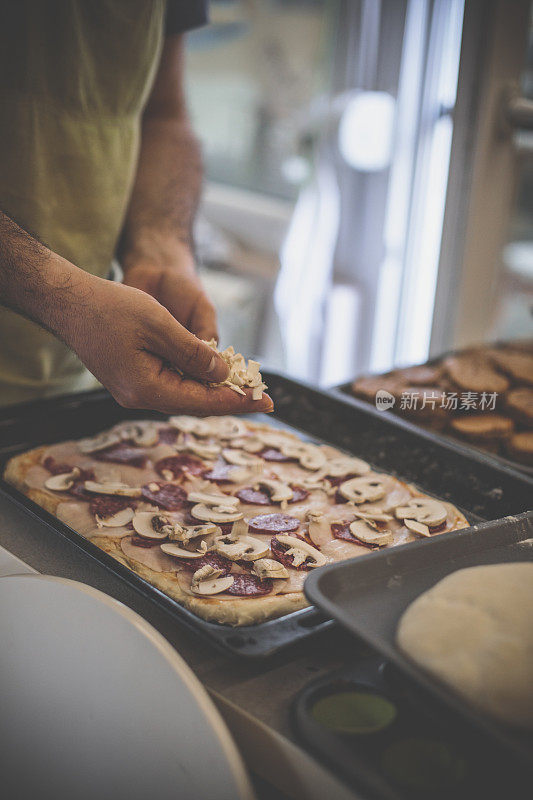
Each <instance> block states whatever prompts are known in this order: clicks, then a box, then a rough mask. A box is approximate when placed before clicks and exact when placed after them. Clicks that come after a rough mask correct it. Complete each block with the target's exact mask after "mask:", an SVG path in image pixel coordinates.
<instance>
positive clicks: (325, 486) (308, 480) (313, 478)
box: [298, 471, 337, 492]
mask: <svg viewBox="0 0 533 800" xmlns="http://www.w3.org/2000/svg"><path fill="white" fill-rule="evenodd" d="M321 475H322V471H321V472H320V473H317V474H316V475H303V476H302V477H301V478H298V483H299V484H301V485H302V486H303V487H304V489H309V491H313V490H315V489H319V490H320V491H322V492H328V491H329V490H330V488H331V487H330V484H329V483H328V481H326V479H325V477H321ZM334 491H335V492H336V491H337V488H336V487H335V488H334Z"/></svg>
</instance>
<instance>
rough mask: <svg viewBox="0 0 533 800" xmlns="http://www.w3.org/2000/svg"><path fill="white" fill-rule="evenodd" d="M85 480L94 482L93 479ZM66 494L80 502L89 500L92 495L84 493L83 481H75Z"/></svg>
mask: <svg viewBox="0 0 533 800" xmlns="http://www.w3.org/2000/svg"><path fill="white" fill-rule="evenodd" d="M87 480H94V479H93V478H87ZM68 493H69V494H71V495H72V496H73V497H78V498H79V499H80V500H90V499H91V497H94V495H93V494H92V493H91V492H86V491H85V486H84V485H83V481H76V483H74V484H73V485H72V486H71V487H70V489H69V490H68Z"/></svg>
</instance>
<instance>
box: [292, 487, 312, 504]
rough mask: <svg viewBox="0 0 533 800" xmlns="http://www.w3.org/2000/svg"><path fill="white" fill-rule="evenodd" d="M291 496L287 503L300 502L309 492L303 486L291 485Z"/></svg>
mask: <svg viewBox="0 0 533 800" xmlns="http://www.w3.org/2000/svg"><path fill="white" fill-rule="evenodd" d="M291 489H292V498H291V499H290V500H289V503H301V502H302V501H303V500H306V499H307V498H308V497H309V492H308V491H307V489H304V488H303V486H291Z"/></svg>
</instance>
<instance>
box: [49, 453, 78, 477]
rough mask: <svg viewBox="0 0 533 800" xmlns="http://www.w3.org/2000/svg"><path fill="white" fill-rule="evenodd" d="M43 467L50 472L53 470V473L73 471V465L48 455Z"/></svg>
mask: <svg viewBox="0 0 533 800" xmlns="http://www.w3.org/2000/svg"><path fill="white" fill-rule="evenodd" d="M43 467H44V468H45V469H47V470H48V472H51V473H52V475H66V474H67V472H72V467H71V466H70V465H69V464H61V463H60V462H59V461H56V460H55V458H54V457H53V456H46V458H45V459H44V461H43Z"/></svg>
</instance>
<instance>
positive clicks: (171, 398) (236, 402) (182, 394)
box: [142, 369, 274, 416]
mask: <svg viewBox="0 0 533 800" xmlns="http://www.w3.org/2000/svg"><path fill="white" fill-rule="evenodd" d="M142 405H143V407H145V408H151V409H154V410H156V411H161V412H163V413H164V414H196V415H200V416H201V415H210V414H242V413H250V412H254V411H257V412H260V411H262V412H270V411H273V409H274V404H273V402H272V399H271V398H270V397H269V396H268V395H266V394H263V396H262V398H261V400H252V393H251V390H248V391H247V392H246V396H245V397H243V396H242V395H240V394H237V392H234V391H233V390H232V389H230V388H229V387H227V386H204V385H203V384H201V383H197V382H196V381H194V380H190V379H187V378H184V377H181V376H180V375H178V374H177V373H175V372H172V371H171V370H168V369H166V370H163V371H161V372H160V373H159V374H158V375H157V377H152V378H151V379H150V380H149V381H148V383H147V385H146V386H145V387H144V390H143V403H142Z"/></svg>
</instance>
